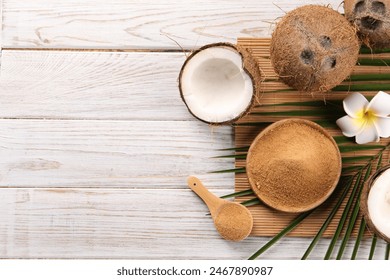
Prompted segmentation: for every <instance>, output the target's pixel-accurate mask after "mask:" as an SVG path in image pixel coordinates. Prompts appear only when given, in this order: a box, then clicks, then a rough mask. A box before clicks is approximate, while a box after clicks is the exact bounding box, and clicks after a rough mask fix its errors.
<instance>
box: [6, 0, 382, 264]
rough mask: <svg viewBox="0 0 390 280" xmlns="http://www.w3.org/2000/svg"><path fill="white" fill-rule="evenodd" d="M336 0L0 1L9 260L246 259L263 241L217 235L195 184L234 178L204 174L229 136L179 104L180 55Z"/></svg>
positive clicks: (295, 254)
mask: <svg viewBox="0 0 390 280" xmlns="http://www.w3.org/2000/svg"><path fill="white" fill-rule="evenodd" d="M340 2H341V0H334V1H308V0H301V1H289V0H275V1H273V2H272V1H266V0H230V1H228V0H225V1H223V0H207V1H206V0H186V1H182V0H161V1H156V0H154V1H150V0H142V1H141V0H113V1H107V0H104V1H103V0H66V1H64V0H61V1H60V0H29V1H26V0H3V1H2V4H1V8H2V10H1V19H2V30H1V36H0V38H1V47H2V50H1V61H0V63H1V73H0V74H1V76H0V118H1V119H0V186H1V188H0V258H131V259H245V258H247V257H248V256H250V255H251V254H252V253H253V252H254V251H256V250H257V249H258V248H259V247H260V246H262V245H263V244H264V242H265V241H266V240H268V239H267V238H258V237H251V238H249V239H247V240H245V241H243V242H241V243H232V242H227V241H224V240H222V239H221V238H220V237H219V235H218V234H217V233H216V231H215V230H214V227H213V224H212V221H211V219H210V217H208V216H206V213H207V209H206V207H205V206H204V205H203V204H202V203H201V201H200V200H199V199H198V198H197V197H196V195H195V194H193V193H192V192H191V191H190V190H189V189H188V188H187V186H186V181H185V179H186V177H187V176H188V175H190V174H194V175H198V176H199V177H200V178H201V179H203V180H204V183H205V184H206V185H207V186H208V187H210V189H211V190H212V191H213V192H215V193H216V194H219V195H222V194H227V193H231V192H232V191H233V189H234V177H233V175H226V174H225V175H216V174H208V172H209V171H212V170H219V169H226V168H233V161H232V160H226V159H215V158H212V157H213V156H217V155H220V152H218V149H222V148H231V147H233V145H234V143H233V137H232V129H231V128H229V127H223V128H214V129H212V128H210V127H209V126H207V125H205V124H204V123H201V122H199V121H197V120H195V119H194V118H193V117H192V116H191V115H190V114H189V113H188V112H187V110H186V108H185V106H184V105H183V103H182V101H181V100H180V98H179V92H178V88H177V77H178V73H179V70H180V67H181V65H182V63H183V62H184V60H185V57H186V53H184V52H183V51H182V49H183V50H185V51H187V52H188V51H190V50H193V49H196V48H198V47H200V46H202V45H204V44H206V43H212V42H219V41H228V42H235V41H236V38H237V37H269V36H270V35H271V33H272V29H273V24H272V23H273V22H275V19H276V18H278V17H281V16H282V15H283V14H284V12H283V11H289V10H292V9H293V8H295V7H297V6H300V5H303V4H307V3H317V4H329V3H330V4H332V6H333V7H334V8H337V7H338V6H339V4H340ZM338 9H339V10H340V11H342V8H341V7H340V8H338ZM175 41H176V42H177V43H178V44H180V46H181V48H182V49H181V48H180V47H179V46H178V45H177V44H176V43H175ZM309 242H310V240H309V239H303V238H302V239H301V238H286V239H284V240H283V241H282V242H280V243H279V244H278V245H276V246H275V247H274V248H272V249H271V250H269V252H267V253H266V254H265V255H264V257H265V258H269V259H274V258H276V259H289V258H300V257H301V255H302V254H303V252H304V251H305V248H306V247H307V245H308V244H309ZM327 243H328V241H327V240H324V241H321V242H320V245H319V246H318V247H317V249H316V250H315V252H314V253H313V255H312V257H313V258H322V257H323V255H324V252H325V250H326V246H327ZM369 245H370V244H369V241H365V242H364V243H363V246H362V248H361V251H360V253H359V257H361V258H366V256H367V255H368V248H369ZM383 248H384V246H383V244H382V245H380V246H378V248H377V256H378V258H383Z"/></svg>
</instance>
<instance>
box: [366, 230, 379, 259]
mask: <svg viewBox="0 0 390 280" xmlns="http://www.w3.org/2000/svg"><path fill="white" fill-rule="evenodd" d="M377 240H378V237H377V236H376V234H374V235H373V236H372V242H371V248H370V254H369V255H368V259H369V260H372V259H373V258H374V253H375V248H376V243H377Z"/></svg>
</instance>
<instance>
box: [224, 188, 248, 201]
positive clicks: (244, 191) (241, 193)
mask: <svg viewBox="0 0 390 280" xmlns="http://www.w3.org/2000/svg"><path fill="white" fill-rule="evenodd" d="M251 194H253V191H252V190H251V189H247V190H243V191H240V192H234V193H231V194H227V195H224V196H221V198H223V199H226V198H231V197H241V196H246V195H251Z"/></svg>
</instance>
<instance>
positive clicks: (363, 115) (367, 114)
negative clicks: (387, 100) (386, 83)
mask: <svg viewBox="0 0 390 280" xmlns="http://www.w3.org/2000/svg"><path fill="white" fill-rule="evenodd" d="M356 115H357V117H358V118H357V119H355V121H356V122H357V124H358V125H363V124H368V125H370V124H374V122H375V121H376V120H377V118H378V117H377V116H376V114H375V112H374V111H373V110H367V111H366V110H365V109H362V110H361V111H359V112H358V113H357V114H356Z"/></svg>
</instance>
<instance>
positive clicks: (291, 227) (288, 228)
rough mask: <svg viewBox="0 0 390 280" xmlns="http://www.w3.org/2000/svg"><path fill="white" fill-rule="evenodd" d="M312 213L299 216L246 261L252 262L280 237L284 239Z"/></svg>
mask: <svg viewBox="0 0 390 280" xmlns="http://www.w3.org/2000/svg"><path fill="white" fill-rule="evenodd" d="M312 212H313V211H309V212H305V213H303V214H300V215H299V216H298V217H297V218H296V219H295V220H294V221H292V222H291V223H290V224H289V225H288V226H287V227H285V228H284V229H283V230H282V231H281V232H279V233H278V234H277V235H275V236H274V237H273V238H272V239H271V240H270V241H268V242H267V243H266V244H265V245H264V246H263V247H261V248H260V249H259V250H257V251H256V253H254V254H253V255H252V256H250V257H249V258H248V260H254V259H256V258H257V257H259V256H260V255H261V254H263V253H264V252H265V251H267V250H268V249H269V248H270V247H271V246H272V245H274V244H275V243H276V242H278V241H279V240H280V239H281V238H282V237H284V236H285V235H286V234H287V233H289V232H290V231H292V230H293V229H294V228H295V227H296V226H297V225H299V224H300V223H301V222H302V221H303V220H304V219H305V218H306V217H308V216H309V215H310V214H311V213H312Z"/></svg>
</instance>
